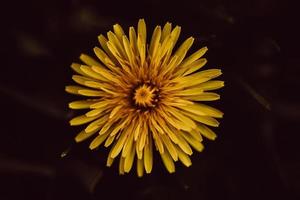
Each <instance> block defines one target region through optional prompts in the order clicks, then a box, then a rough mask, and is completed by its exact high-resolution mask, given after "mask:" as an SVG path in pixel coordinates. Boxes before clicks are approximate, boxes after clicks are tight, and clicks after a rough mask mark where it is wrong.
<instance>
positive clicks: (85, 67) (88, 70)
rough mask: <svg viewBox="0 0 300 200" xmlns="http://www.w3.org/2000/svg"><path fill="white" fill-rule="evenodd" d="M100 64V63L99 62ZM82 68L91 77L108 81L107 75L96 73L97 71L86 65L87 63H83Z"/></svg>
mask: <svg viewBox="0 0 300 200" xmlns="http://www.w3.org/2000/svg"><path fill="white" fill-rule="evenodd" d="M99 66H100V64H99ZM80 69H81V70H82V71H83V72H84V73H85V74H87V75H88V76H89V77H92V78H94V79H97V80H100V81H106V80H107V79H105V77H103V76H101V75H100V74H99V73H96V72H95V71H93V70H92V68H91V67H89V66H86V65H81V66H80Z"/></svg>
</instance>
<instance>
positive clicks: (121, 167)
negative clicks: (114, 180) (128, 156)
mask: <svg viewBox="0 0 300 200" xmlns="http://www.w3.org/2000/svg"><path fill="white" fill-rule="evenodd" d="M124 161H125V158H123V157H122V156H121V157H120V161H119V174H120V175H123V174H124Z"/></svg>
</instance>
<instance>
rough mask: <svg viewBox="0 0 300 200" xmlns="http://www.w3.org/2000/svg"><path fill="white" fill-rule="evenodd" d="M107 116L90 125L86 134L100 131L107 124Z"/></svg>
mask: <svg viewBox="0 0 300 200" xmlns="http://www.w3.org/2000/svg"><path fill="white" fill-rule="evenodd" d="M107 118H108V117H107V116H106V115H104V116H103V117H101V118H100V119H97V120H95V121H93V122H92V123H90V124H89V125H88V126H87V127H86V129H85V130H84V131H85V132H87V133H89V132H92V131H94V130H99V129H100V128H101V127H102V126H103V125H104V123H105V122H107Z"/></svg>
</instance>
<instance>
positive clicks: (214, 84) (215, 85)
mask: <svg viewBox="0 0 300 200" xmlns="http://www.w3.org/2000/svg"><path fill="white" fill-rule="evenodd" d="M195 87H198V88H200V89H202V90H205V91H207V90H216V89H219V88H222V87H224V81H207V82H205V83H201V84H199V85H197V86H195Z"/></svg>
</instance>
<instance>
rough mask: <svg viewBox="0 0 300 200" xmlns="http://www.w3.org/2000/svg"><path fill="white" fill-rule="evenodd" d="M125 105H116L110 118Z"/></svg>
mask: <svg viewBox="0 0 300 200" xmlns="http://www.w3.org/2000/svg"><path fill="white" fill-rule="evenodd" d="M122 107H123V105H118V106H116V107H115V108H114V109H113V110H112V111H111V113H110V115H109V118H110V119H111V118H113V117H114V116H115V115H116V114H117V113H118V112H119V110H120V109H121V108H122Z"/></svg>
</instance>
